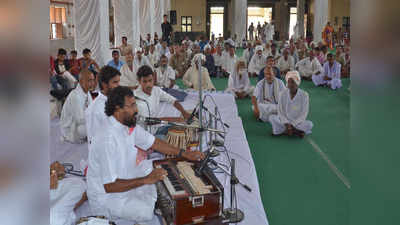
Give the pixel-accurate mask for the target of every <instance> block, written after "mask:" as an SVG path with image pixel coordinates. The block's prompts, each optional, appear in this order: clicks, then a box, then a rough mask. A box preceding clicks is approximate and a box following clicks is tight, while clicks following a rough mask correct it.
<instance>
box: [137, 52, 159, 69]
mask: <svg viewBox="0 0 400 225" xmlns="http://www.w3.org/2000/svg"><path fill="white" fill-rule="evenodd" d="M143 65H148V66H150V68H152V69H153V67H154V66H153V65H151V63H150V61H149V59H148V58H147V57H146V56H144V55H143V56H142V59H141V60H140V61H139V59H138V57H137V56H136V57H135V59H134V60H133V67H134V68H137V69H136V70H139V68H140V67H141V66H143Z"/></svg>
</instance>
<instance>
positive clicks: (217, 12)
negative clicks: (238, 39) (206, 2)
mask: <svg viewBox="0 0 400 225" xmlns="http://www.w3.org/2000/svg"><path fill="white" fill-rule="evenodd" d="M210 31H211V32H210V40H211V38H212V35H213V34H214V35H215V38H218V37H220V36H221V37H222V35H223V34H224V7H211V8H210Z"/></svg>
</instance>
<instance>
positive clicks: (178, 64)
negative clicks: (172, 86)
mask: <svg viewBox="0 0 400 225" xmlns="http://www.w3.org/2000/svg"><path fill="white" fill-rule="evenodd" d="M169 65H170V66H171V67H172V69H174V70H175V74H176V76H177V77H179V78H181V77H183V75H184V74H185V72H186V70H187V68H188V63H187V57H186V53H185V49H184V48H182V47H181V48H178V49H177V50H176V52H175V54H174V55H173V56H171V59H170V60H169Z"/></svg>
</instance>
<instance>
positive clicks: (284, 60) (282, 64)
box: [276, 48, 294, 77]
mask: <svg viewBox="0 0 400 225" xmlns="http://www.w3.org/2000/svg"><path fill="white" fill-rule="evenodd" d="M276 67H278V69H279V70H280V71H281V75H282V77H285V75H286V73H287V72H288V71H292V70H294V59H293V56H291V55H289V50H288V49H287V48H285V49H284V50H283V56H282V57H280V58H279V59H278V62H277V64H276Z"/></svg>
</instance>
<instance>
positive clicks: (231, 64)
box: [222, 55, 237, 74]
mask: <svg viewBox="0 0 400 225" xmlns="http://www.w3.org/2000/svg"><path fill="white" fill-rule="evenodd" d="M236 60H237V59H236V55H233V57H232V56H231V55H228V56H226V58H225V60H224V63H223V64H222V69H224V70H225V71H226V72H228V73H229V74H231V73H233V71H234V70H235V64H236Z"/></svg>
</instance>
